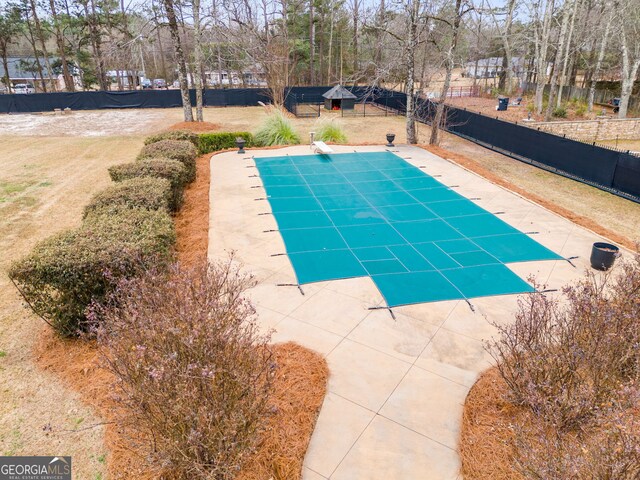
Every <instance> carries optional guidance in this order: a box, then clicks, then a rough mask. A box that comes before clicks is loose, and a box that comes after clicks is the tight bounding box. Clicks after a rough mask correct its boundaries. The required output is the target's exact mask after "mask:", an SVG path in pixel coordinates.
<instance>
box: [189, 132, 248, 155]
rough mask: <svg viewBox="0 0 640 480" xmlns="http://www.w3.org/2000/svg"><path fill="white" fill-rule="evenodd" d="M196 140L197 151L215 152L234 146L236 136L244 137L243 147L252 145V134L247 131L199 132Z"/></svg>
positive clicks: (202, 152) (201, 152)
mask: <svg viewBox="0 0 640 480" xmlns="http://www.w3.org/2000/svg"><path fill="white" fill-rule="evenodd" d="M199 137H200V138H199V140H198V152H199V153H200V154H204V153H211V152H217V151H218V150H225V149H227V148H236V138H237V137H241V138H244V139H245V141H246V142H247V143H246V144H245V147H252V146H253V145H254V140H253V135H251V134H250V133H249V132H220V133H201V134H200V135H199Z"/></svg>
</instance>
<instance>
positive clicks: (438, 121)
mask: <svg viewBox="0 0 640 480" xmlns="http://www.w3.org/2000/svg"><path fill="white" fill-rule="evenodd" d="M470 9H471V7H469V6H466V5H465V4H463V0H456V6H455V12H454V17H453V21H449V20H447V19H444V18H438V19H437V20H439V21H441V22H445V23H446V24H447V25H448V26H449V27H450V28H451V42H450V44H449V48H448V49H447V51H446V54H445V58H444V67H445V77H444V83H443V84H442V90H440V98H439V100H438V106H437V107H436V113H435V115H434V117H433V121H432V122H431V136H430V138H429V144H430V145H437V144H438V143H439V142H440V138H439V134H440V128H441V127H443V123H444V120H445V118H444V115H445V105H444V103H445V101H446V99H447V93H448V92H449V85H450V84H451V73H452V72H453V66H454V55H455V53H456V49H457V48H458V40H459V38H460V24H461V22H462V17H463V16H464V15H465V14H466V13H467V12H469V10H470Z"/></svg>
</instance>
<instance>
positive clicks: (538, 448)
mask: <svg viewBox="0 0 640 480" xmlns="http://www.w3.org/2000/svg"><path fill="white" fill-rule="evenodd" d="M618 394H619V395H618V398H617V399H616V400H615V401H613V402H610V403H609V404H607V405H604V406H601V407H600V408H599V410H598V412H597V413H596V414H595V415H594V417H593V418H592V419H591V420H592V421H591V422H589V423H587V424H585V425H583V426H582V428H581V429H579V430H577V431H559V430H556V429H554V428H552V427H551V426H549V424H547V423H545V422H538V423H536V424H534V425H529V426H527V427H523V426H522V425H515V426H514V429H515V441H514V447H515V449H514V451H515V456H514V460H515V462H514V463H515V467H516V470H517V471H518V472H519V473H521V474H522V476H523V477H525V478H532V479H540V480H542V479H545V480H547V479H550V480H551V479H552V480H585V479H592V480H636V479H638V478H640V420H639V419H638V415H637V412H634V411H633V408H634V407H635V406H636V405H637V403H638V392H637V389H635V388H623V389H622V390H621V391H620V392H618Z"/></svg>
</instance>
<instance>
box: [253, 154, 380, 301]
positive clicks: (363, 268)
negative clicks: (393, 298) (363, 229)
mask: <svg viewBox="0 0 640 480" xmlns="http://www.w3.org/2000/svg"><path fill="white" fill-rule="evenodd" d="M287 156H288V155H287ZM291 163H292V164H293V166H294V167H295V168H296V170H298V172H299V174H300V176H301V177H302V180H304V183H305V184H306V185H307V187H308V188H309V190H311V185H309V182H308V181H307V179H306V178H305V176H304V175H303V174H302V172H300V169H299V168H298V166H297V165H296V164H295V163H293V162H291ZM265 192H266V188H265ZM311 194H312V195H313V198H314V199H315V200H316V202H318V197H316V196H315V194H314V193H313V190H311ZM269 204H271V201H270V200H269ZM318 204H319V205H320V207H321V208H322V211H323V212H324V214H325V215H326V216H327V217H328V218H329V221H330V222H331V224H332V225H333V228H334V229H335V230H336V231H337V232H338V235H340V238H342V241H343V242H344V244H345V245H346V246H347V250H349V251H350V252H351V254H352V255H353V256H354V258H355V259H356V260H357V261H358V263H359V264H360V267H361V268H362V270H364V271H365V272H367V275H369V270H367V268H366V267H365V266H364V265H363V264H362V261H361V260H360V259H359V258H358V257H357V256H356V254H355V253H354V252H353V250H352V249H351V247H350V246H349V242H347V239H346V238H344V236H343V235H342V232H341V231H340V229H339V228H338V226H337V225H336V224H335V223H334V221H333V219H332V218H331V217H330V216H329V214H328V213H327V211H326V210H324V207H323V205H322V204H321V203H320V202H318ZM276 223H277V219H276ZM327 228H329V227H327ZM283 240H284V238H283ZM285 248H286V242H285ZM328 250H337V249H328ZM340 250H344V249H340ZM322 251H325V252H326V251H327V249H325V250H322ZM299 253H302V252H299ZM287 256H288V255H287ZM289 261H290V262H291V260H290V259H289ZM291 267H292V268H293V271H294V275H295V276H296V280H297V281H298V284H299V283H300V280H299V279H298V272H296V269H295V267H294V266H293V263H292V262H291ZM369 276H370V275H369ZM381 294H382V292H381ZM383 296H384V295H383ZM385 300H386V299H385Z"/></svg>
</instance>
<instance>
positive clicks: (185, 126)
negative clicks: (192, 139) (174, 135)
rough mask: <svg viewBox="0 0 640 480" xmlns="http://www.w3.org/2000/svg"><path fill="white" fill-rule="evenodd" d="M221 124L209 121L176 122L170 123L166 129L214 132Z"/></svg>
mask: <svg viewBox="0 0 640 480" xmlns="http://www.w3.org/2000/svg"><path fill="white" fill-rule="evenodd" d="M221 128H222V126H221V125H218V124H217V123H211V122H178V123H174V124H173V125H171V126H170V127H169V128H168V130H189V131H191V132H200V133H203V132H215V131H216V130H220V129H221Z"/></svg>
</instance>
